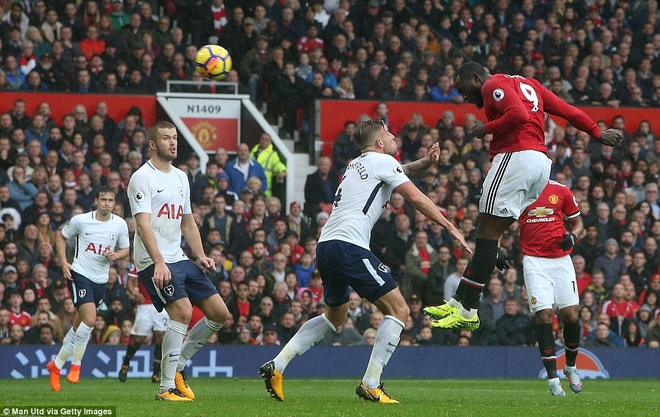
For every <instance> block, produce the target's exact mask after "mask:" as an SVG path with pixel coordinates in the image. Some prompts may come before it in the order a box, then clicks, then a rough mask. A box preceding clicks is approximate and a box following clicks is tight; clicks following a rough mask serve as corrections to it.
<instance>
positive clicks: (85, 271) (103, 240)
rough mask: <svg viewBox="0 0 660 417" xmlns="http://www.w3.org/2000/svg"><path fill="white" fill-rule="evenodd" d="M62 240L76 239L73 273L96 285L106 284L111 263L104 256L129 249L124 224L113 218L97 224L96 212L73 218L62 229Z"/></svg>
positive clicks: (120, 219)
mask: <svg viewBox="0 0 660 417" xmlns="http://www.w3.org/2000/svg"><path fill="white" fill-rule="evenodd" d="M62 236H64V238H65V239H67V240H69V239H73V238H74V237H75V252H74V255H73V264H71V267H72V269H73V270H74V271H75V272H77V273H79V274H80V275H82V276H84V277H85V278H87V279H89V280H90V281H92V282H95V283H97V284H105V283H106V282H108V272H109V270H110V263H109V262H108V260H107V259H106V257H105V254H106V253H107V252H108V251H111V250H113V251H114V250H115V248H119V249H126V248H128V247H130V245H131V242H130V239H129V237H128V226H127V225H126V221H125V220H124V219H122V218H121V217H118V216H115V215H114V214H111V215H110V219H109V220H107V221H100V220H98V218H97V217H96V210H94V211H90V212H89V213H84V214H79V215H77V216H74V217H72V218H71V220H69V222H68V223H67V224H66V225H65V226H64V227H63V228H62Z"/></svg>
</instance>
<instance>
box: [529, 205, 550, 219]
mask: <svg viewBox="0 0 660 417" xmlns="http://www.w3.org/2000/svg"><path fill="white" fill-rule="evenodd" d="M553 214H555V209H553V208H549V207H537V208H535V209H532V210H530V211H528V212H527V215H528V216H529V217H546V216H551V215H553Z"/></svg>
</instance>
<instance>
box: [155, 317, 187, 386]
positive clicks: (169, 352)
mask: <svg viewBox="0 0 660 417" xmlns="http://www.w3.org/2000/svg"><path fill="white" fill-rule="evenodd" d="M186 330H188V325H187V324H183V323H179V322H178V321H174V320H170V324H169V325H168V326H167V330H166V331H165V336H163V347H162V350H163V359H162V361H161V365H160V366H161V368H160V390H159V392H161V393H162V392H165V391H167V390H169V389H170V388H174V375H175V374H176V365H177V363H178V362H179V354H180V353H181V344H182V343H183V336H185V334H186Z"/></svg>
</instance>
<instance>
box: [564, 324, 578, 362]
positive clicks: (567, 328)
mask: <svg viewBox="0 0 660 417" xmlns="http://www.w3.org/2000/svg"><path fill="white" fill-rule="evenodd" d="M564 345H565V346H566V365H568V366H575V358H577V355H578V351H579V350H580V325H579V324H578V323H564Z"/></svg>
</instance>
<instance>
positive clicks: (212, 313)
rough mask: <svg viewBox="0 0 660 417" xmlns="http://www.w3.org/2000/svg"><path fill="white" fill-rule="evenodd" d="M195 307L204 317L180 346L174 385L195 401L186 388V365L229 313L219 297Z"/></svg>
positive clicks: (220, 326) (218, 328)
mask: <svg viewBox="0 0 660 417" xmlns="http://www.w3.org/2000/svg"><path fill="white" fill-rule="evenodd" d="M196 305H197V307H199V309H200V310H202V312H203V313H204V315H205V317H204V318H203V319H201V320H200V321H198V322H197V323H196V324H195V326H194V327H193V328H192V329H191V330H190V333H188V338H187V339H186V341H185V342H184V343H183V345H182V346H181V353H180V354H179V360H178V362H177V366H176V374H175V377H174V383H175V385H176V388H177V389H178V390H179V391H181V393H182V394H183V395H185V396H186V397H188V398H190V399H193V400H194V399H195V394H194V393H193V391H192V389H190V387H189V386H188V383H187V378H186V373H185V371H184V369H185V367H186V363H187V362H188V360H189V359H190V358H192V356H193V355H194V354H195V353H197V351H198V350H199V349H201V348H202V347H204V346H205V345H206V344H207V343H208V341H209V338H210V337H211V336H213V334H214V333H217V332H218V330H220V329H221V328H222V326H223V325H224V324H225V321H227V316H228V315H229V311H228V310H227V306H226V305H225V303H224V301H222V298H220V295H218V294H217V293H216V294H213V295H212V296H210V297H206V298H204V299H202V300H200V301H198V302H197V303H196Z"/></svg>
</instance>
